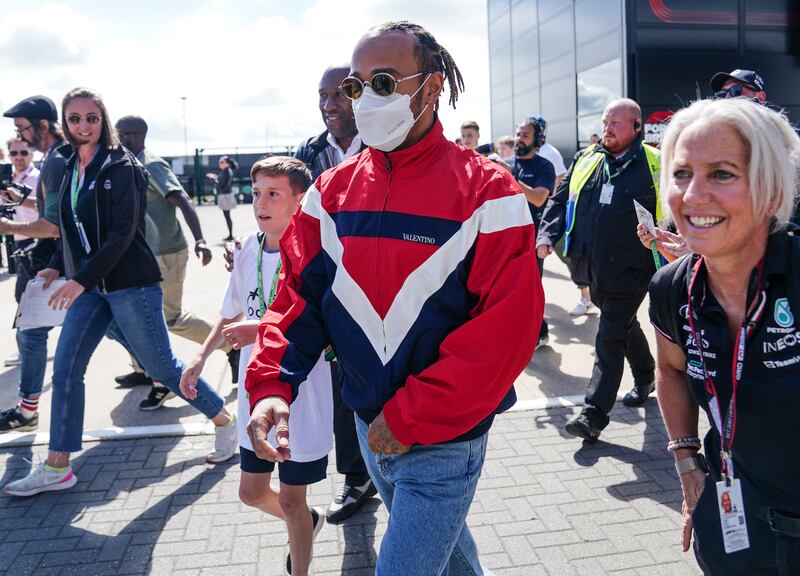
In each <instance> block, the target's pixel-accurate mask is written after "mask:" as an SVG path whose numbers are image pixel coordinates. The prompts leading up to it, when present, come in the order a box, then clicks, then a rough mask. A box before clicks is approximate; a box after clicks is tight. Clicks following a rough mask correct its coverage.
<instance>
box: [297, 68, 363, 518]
mask: <svg viewBox="0 0 800 576" xmlns="http://www.w3.org/2000/svg"><path fill="white" fill-rule="evenodd" d="M349 73H350V66H349V65H344V66H331V67H330V68H328V69H327V70H325V72H324V73H323V74H322V78H321V79H320V81H319V111H320V112H321V113H322V121H323V122H325V127H326V130H325V131H324V132H323V133H322V134H320V135H319V136H314V137H313V138H309V139H308V140H306V141H305V142H303V143H302V144H300V146H299V147H298V148H297V151H295V154H294V155H295V158H298V159H299V160H302V161H303V162H305V163H306V166H308V169H309V170H311V176H312V177H313V178H314V180H316V179H317V178H318V177H319V175H320V174H322V173H323V172H324V171H325V170H327V169H329V168H333V167H334V166H336V165H337V164H339V163H340V162H342V161H343V160H346V159H347V158H349V157H350V156H353V155H355V154H358V153H359V152H361V151H362V150H363V149H364V148H365V146H364V145H363V144H362V143H361V138H360V137H359V135H358V130H357V129H356V121H355V118H354V117H353V104H352V101H351V100H349V99H348V98H345V97H344V95H343V94H342V92H341V90H339V85H340V84H341V83H342V80H344V79H345V78H346V77H347V75H348V74H349ZM331 369H332V370H333V378H332V382H333V434H334V436H335V437H336V470H337V471H338V472H339V474H343V475H344V485H343V486H342V489H341V490H340V491H339V493H338V494H337V496H336V497H335V498H334V499H333V502H331V503H330V506H328V513H327V519H328V521H329V522H333V523H334V524H336V523H337V522H342V521H343V520H346V519H347V518H350V516H352V515H353V514H355V513H356V511H357V510H358V509H359V508H360V507H361V506H362V505H363V504H364V503H365V502H366V501H367V500H369V498H371V497H372V496H374V495H375V494H376V493H377V490H376V489H375V486H374V485H373V484H372V480H370V478H369V473H368V472H367V467H366V465H365V464H364V459H363V458H362V457H361V451H360V450H359V447H358V436H357V435H356V425H355V420H353V411H352V410H351V409H350V408H348V407H347V406H346V405H345V404H344V402H342V391H341V388H340V385H341V374H340V373H339V365H338V362H335V361H334V362H332V363H331Z"/></svg>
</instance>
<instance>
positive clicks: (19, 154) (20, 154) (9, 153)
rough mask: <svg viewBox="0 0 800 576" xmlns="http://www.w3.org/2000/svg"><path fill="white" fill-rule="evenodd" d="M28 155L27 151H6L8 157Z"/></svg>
mask: <svg viewBox="0 0 800 576" xmlns="http://www.w3.org/2000/svg"><path fill="white" fill-rule="evenodd" d="M28 154H30V151H29V150H9V151H8V155H9V156H27V155H28Z"/></svg>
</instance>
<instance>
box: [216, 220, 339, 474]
mask: <svg viewBox="0 0 800 576" xmlns="http://www.w3.org/2000/svg"><path fill="white" fill-rule="evenodd" d="M260 249H261V246H260V245H259V240H258V235H257V234H251V235H250V236H248V237H247V238H245V240H244V242H242V248H241V250H235V251H234V254H233V262H234V267H233V272H232V273H231V276H230V280H229V281H228V290H227V292H226V293H225V299H224V301H223V302H222V307H221V309H220V314H221V315H222V317H223V318H235V317H236V316H238V315H239V314H243V315H244V319H245V320H259V319H260V318H261V313H260V310H259V298H258V292H257V290H256V288H257V286H258V251H259V250H260ZM278 262H280V254H279V253H278V252H268V251H264V253H263V256H262V262H261V266H262V269H261V283H262V290H263V292H262V293H263V294H264V299H265V301H266V300H267V299H268V298H269V293H270V288H271V287H272V281H273V278H274V276H275V269H276V268H277V266H278ZM252 353H253V345H252V344H251V345H249V346H244V347H242V350H241V356H240V359H239V384H238V403H237V404H238V408H237V413H236V417H237V419H238V426H239V429H238V432H239V446H241V447H243V448H247V449H248V450H252V449H253V445H252V444H251V443H250V438H249V437H248V435H247V422H248V421H249V420H250V402H249V401H248V395H247V391H246V390H245V388H244V379H245V369H246V368H247V364H248V362H249V361H250V356H251V354H252ZM269 441H270V443H273V445H275V432H274V430H273V431H272V432H270V435H269ZM289 448H290V449H291V451H292V460H293V461H295V462H312V461H314V460H319V459H320V458H322V457H323V456H325V455H326V454H328V452H330V451H331V449H332V448H333V397H332V395H331V366H330V364H329V363H328V362H325V359H324V358H323V357H322V356H320V359H319V361H318V362H317V363H316V365H315V366H314V368H313V369H312V370H311V372H310V373H309V375H308V380H306V381H305V382H303V383H302V384H301V385H300V390H299V392H298V394H297V398H296V399H295V401H294V402H293V403H292V406H291V411H290V415H289Z"/></svg>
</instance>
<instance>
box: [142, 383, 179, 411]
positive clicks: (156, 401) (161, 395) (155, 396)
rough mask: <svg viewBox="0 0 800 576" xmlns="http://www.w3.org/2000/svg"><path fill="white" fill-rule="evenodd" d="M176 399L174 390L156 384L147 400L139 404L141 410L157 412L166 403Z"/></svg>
mask: <svg viewBox="0 0 800 576" xmlns="http://www.w3.org/2000/svg"><path fill="white" fill-rule="evenodd" d="M174 397H175V393H174V392H173V391H172V390H170V389H169V388H167V387H166V386H159V385H157V384H156V385H154V386H153V387H152V388H150V393H149V394H148V395H147V398H145V399H144V400H142V401H141V402H139V410H157V409H159V408H161V407H162V406H163V405H164V402H166V401H167V400H169V399H170V398H174Z"/></svg>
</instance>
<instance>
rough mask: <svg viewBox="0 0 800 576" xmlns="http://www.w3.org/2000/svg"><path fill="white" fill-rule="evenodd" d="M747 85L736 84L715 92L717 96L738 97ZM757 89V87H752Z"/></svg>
mask: <svg viewBox="0 0 800 576" xmlns="http://www.w3.org/2000/svg"><path fill="white" fill-rule="evenodd" d="M744 88H745V86H744V85H743V84H734V85H733V86H731V87H730V88H728V89H727V90H720V91H719V92H717V93H715V94H714V97H715V98H738V97H739V96H741V95H742V93H743V92H744ZM750 89H751V90H755V88H750Z"/></svg>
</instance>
